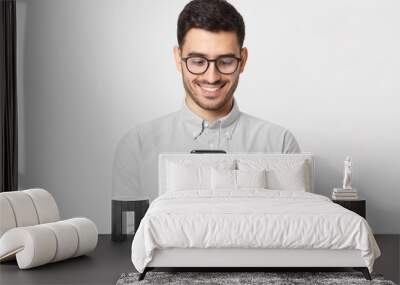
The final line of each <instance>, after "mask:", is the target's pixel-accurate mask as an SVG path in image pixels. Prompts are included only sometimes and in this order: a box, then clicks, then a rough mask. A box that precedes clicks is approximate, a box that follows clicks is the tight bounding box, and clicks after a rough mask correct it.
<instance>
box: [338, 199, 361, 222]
mask: <svg viewBox="0 0 400 285" xmlns="http://www.w3.org/2000/svg"><path fill="white" fill-rule="evenodd" d="M332 202H334V203H336V204H339V205H340V206H342V207H344V208H346V209H348V210H350V211H353V212H354V213H356V214H359V215H360V216H361V217H363V218H364V219H366V201H365V200H361V199H357V200H332Z"/></svg>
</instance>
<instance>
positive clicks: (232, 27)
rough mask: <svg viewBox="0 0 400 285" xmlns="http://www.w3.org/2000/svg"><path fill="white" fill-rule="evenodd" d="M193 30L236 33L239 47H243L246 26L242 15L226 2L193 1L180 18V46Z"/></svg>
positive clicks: (211, 0) (219, 0) (212, 0)
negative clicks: (187, 34)
mask: <svg viewBox="0 0 400 285" xmlns="http://www.w3.org/2000/svg"><path fill="white" fill-rule="evenodd" d="M191 28H199V29H204V30H207V31H210V32H220V31H226V32H230V31H234V32H236V35H237V38H238V43H239V46H240V47H242V46H243V42H244V35H245V26H244V21H243V17H242V15H240V14H239V12H238V11H237V10H236V9H235V7H233V6H232V5H231V4H229V3H228V2H227V1H225V0H193V1H190V2H189V3H188V4H186V6H185V7H184V8H183V10H182V12H181V13H180V14H179V18H178V32H177V34H178V44H179V47H182V45H183V43H184V39H185V35H186V33H187V32H188V31H189V30H190V29H191Z"/></svg>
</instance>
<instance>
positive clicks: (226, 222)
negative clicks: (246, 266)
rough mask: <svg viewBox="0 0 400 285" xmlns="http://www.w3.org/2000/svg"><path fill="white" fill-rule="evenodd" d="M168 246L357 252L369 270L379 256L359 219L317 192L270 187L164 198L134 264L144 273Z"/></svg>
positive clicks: (148, 220)
mask: <svg viewBox="0 0 400 285" xmlns="http://www.w3.org/2000/svg"><path fill="white" fill-rule="evenodd" d="M170 248H180V249H185V248H191V249H195V248H198V249H221V248H231V249H235V248H237V249H239V248H246V249H332V250H341V249H344V250H359V251H360V253H361V257H362V259H363V260H364V261H365V265H366V267H368V269H369V270H370V272H372V268H373V263H374V260H375V259H376V258H377V257H378V256H379V255H380V251H379V248H378V246H377V244H376V241H375V239H374V237H373V234H372V231H371V229H370V227H369V225H368V223H367V221H366V220H365V219H364V218H362V217H361V216H359V215H357V214H355V213H353V212H351V211H349V210H347V209H345V208H343V207H341V206H340V205H337V204H335V203H333V202H332V201H331V200H330V199H328V198H327V197H324V196H321V195H318V194H313V193H309V192H300V191H286V190H266V189H241V190H240V191H232V190H230V189H220V190H218V191H209V190H196V189H193V190H190V189H187V190H186V191H177V192H167V193H165V194H163V195H161V196H160V197H158V198H157V199H156V200H154V201H153V203H152V204H151V206H150V208H149V210H148V211H147V213H146V215H145V217H144V218H143V220H142V222H141V223H140V226H139V228H138V230H137V232H136V234H135V237H134V239H133V242H132V262H133V264H134V266H135V268H136V269H137V270H138V271H139V272H143V270H144V268H145V267H146V266H147V265H148V264H149V262H150V261H151V260H152V259H153V256H154V252H155V250H159V249H170Z"/></svg>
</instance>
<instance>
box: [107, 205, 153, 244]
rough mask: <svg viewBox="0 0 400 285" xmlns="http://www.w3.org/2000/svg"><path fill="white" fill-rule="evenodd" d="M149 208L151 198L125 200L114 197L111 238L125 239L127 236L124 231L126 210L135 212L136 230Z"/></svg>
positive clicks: (116, 239)
mask: <svg viewBox="0 0 400 285" xmlns="http://www.w3.org/2000/svg"><path fill="white" fill-rule="evenodd" d="M148 208H149V200H146V199H142V200H124V199H113V200H112V203H111V239H112V240H113V241H123V240H125V239H126V238H127V235H126V234H125V233H124V231H125V230H126V224H125V223H124V219H123V215H124V212H135V232H136V230H137V229H138V227H139V224H140V221H141V220H142V218H143V217H144V215H145V214H146V211H147V209H148Z"/></svg>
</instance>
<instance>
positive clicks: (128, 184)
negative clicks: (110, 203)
mask: <svg viewBox="0 0 400 285" xmlns="http://www.w3.org/2000/svg"><path fill="white" fill-rule="evenodd" d="M141 148H142V147H141V141H140V137H139V133H138V131H137V129H134V130H131V131H130V132H129V133H127V134H126V135H125V136H123V137H122V138H121V140H120V141H119V143H118V145H117V149H116V152H115V156H114V161H113V167H112V197H113V199H145V198H146V197H145V196H146V195H144V193H143V191H142V189H141V181H140V177H141V175H140V173H141V167H140V165H141V164H140V161H141Z"/></svg>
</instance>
